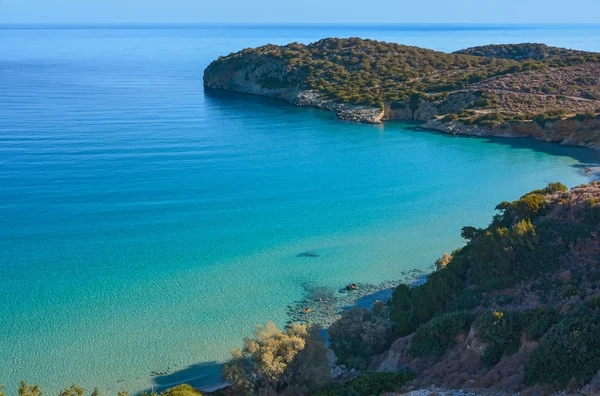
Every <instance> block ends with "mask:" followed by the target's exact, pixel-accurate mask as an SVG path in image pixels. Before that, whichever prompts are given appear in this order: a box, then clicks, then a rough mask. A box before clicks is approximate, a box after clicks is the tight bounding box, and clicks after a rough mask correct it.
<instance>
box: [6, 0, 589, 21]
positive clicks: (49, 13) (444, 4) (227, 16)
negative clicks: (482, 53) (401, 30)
mask: <svg viewBox="0 0 600 396" xmlns="http://www.w3.org/2000/svg"><path fill="white" fill-rule="evenodd" d="M27 22H41V23H102V22H113V23H127V22H160V23H180V22H204V23H206V22H213V23H227V22H235V23H240V22H241V23H260V22H269V23H288V22H323V23H326V22H335V23H355V22H363V23H367V22H369V23H372V22H381V23H421V22H425V23H557V22H565V23H579V22H581V23H600V0H375V1H374V0H300V1H291V0H0V23H27Z"/></svg>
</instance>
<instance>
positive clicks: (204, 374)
mask: <svg viewBox="0 0 600 396" xmlns="http://www.w3.org/2000/svg"><path fill="white" fill-rule="evenodd" d="M222 366H223V364H222V363H217V362H205V363H197V364H193V365H191V366H188V367H186V368H184V369H182V370H178V371H175V372H172V373H170V374H167V375H161V376H156V377H153V378H152V382H153V386H152V389H154V391H156V392H162V391H164V390H166V389H169V388H172V387H174V386H177V385H180V384H189V385H191V386H193V387H194V388H196V389H199V390H205V389H206V388H208V387H213V386H215V385H217V384H220V383H221V382H222V381H221V368H222ZM147 391H149V390H147Z"/></svg>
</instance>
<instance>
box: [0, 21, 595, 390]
mask: <svg viewBox="0 0 600 396" xmlns="http://www.w3.org/2000/svg"><path fill="white" fill-rule="evenodd" d="M330 36H361V37H368V38H374V39H381V40H387V41H394V42H398V43H403V44H410V45H419V46H424V47H429V48H433V49H438V50H444V51H453V50H457V49H460V48H464V47H469V46H474V45H482V44H489V43H507V42H525V41H533V42H544V43H547V44H551V45H558V46H564V47H569V48H575V49H583V50H596V51H600V28H599V27H598V26H476V25H462V26H455V25H408V26H394V25H381V26H367V25H332V26H326V25H297V26H262V27H261V26H240V25H237V26H195V25H184V26H171V25H161V26H145V25H136V26H124V25H118V26H75V27H74V26H71V27H57V26H10V27H7V26H5V27H0V183H1V186H2V188H1V189H0V281H1V285H2V286H1V287H2V289H1V292H0V318H1V320H0V334H2V335H3V336H2V337H0V357H1V358H0V383H4V384H5V385H7V387H8V391H9V393H10V394H12V393H13V392H14V390H15V389H16V386H17V384H18V381H20V380H21V379H26V380H28V381H31V382H34V381H38V382H39V383H40V384H41V385H42V387H43V389H44V390H45V391H46V392H49V393H55V392H56V391H57V390H58V389H60V388H62V387H64V386H67V385H69V384H70V383H71V382H73V381H75V382H77V383H78V384H81V385H84V386H85V387H88V388H89V387H91V386H94V385H98V386H100V387H101V388H102V389H105V390H110V391H113V392H114V391H116V390H117V389H120V388H121V387H125V388H126V389H128V390H130V391H136V390H140V389H144V388H146V387H149V386H152V385H153V384H157V383H158V384H164V383H165V381H167V382H168V381H169V380H170V379H173V378H175V379H177V380H179V379H182V380H184V379H187V378H186V375H188V374H189V373H190V372H191V371H188V370H186V368H187V367H188V366H190V365H193V364H196V363H202V362H208V365H209V366H210V367H212V366H211V363H210V362H221V361H223V360H224V359H226V358H227V355H228V350H229V349H230V348H232V347H236V346H239V344H240V340H241V338H242V337H243V336H246V335H249V334H250V333H251V332H252V326H253V325H254V324H258V323H264V322H266V321H267V320H269V319H273V320H275V321H276V322H278V323H283V322H285V320H286V316H285V312H286V309H285V306H286V305H287V304H289V303H291V302H293V301H295V300H298V299H300V298H302V296H303V295H304V292H305V290H304V287H303V286H304V285H305V284H307V283H310V284H314V285H320V286H328V287H332V288H339V287H341V286H343V285H345V284H347V283H349V282H373V283H377V282H381V281H384V280H389V279H397V278H399V277H400V273H401V272H402V271H404V270H407V269H411V268H426V267H428V266H429V265H431V263H433V261H434V260H435V259H436V258H437V257H439V256H441V254H442V253H443V252H444V251H451V250H453V249H454V248H455V247H457V246H460V245H461V244H462V241H461V240H460V238H459V232H460V228H461V227H462V226H464V225H467V224H469V225H476V226H484V225H486V224H487V222H489V220H490V219H491V215H492V214H493V213H494V211H493V208H494V207H495V205H496V204H497V203H498V202H500V201H503V200H511V199H515V198H518V197H519V196H520V195H521V194H523V193H525V192H527V191H529V190H531V189H534V188H540V187H543V186H544V185H545V184H547V183H548V182H552V181H562V182H563V183H565V184H567V185H569V186H573V185H577V184H580V183H584V182H586V181H587V178H586V177H585V175H584V174H583V173H582V172H581V167H582V166H584V165H586V164H595V163H598V162H599V160H600V156H599V154H598V153H597V152H594V151H590V150H585V149H577V148H567V147H560V146H558V145H552V144H546V143H542V142H536V141H531V140H505V139H478V138H452V137H448V136H443V135H439V134H433V133H426V132H419V131H415V130H413V129H412V128H411V126H409V125H406V124H402V123H390V124H386V125H382V126H373V125H358V124H350V123H345V122H341V121H338V120H336V119H335V118H334V116H333V115H332V114H330V113H326V112H322V111H319V110H314V109H306V108H296V107H292V106H288V105H285V104H281V103H278V102H275V101H272V100H268V99H260V98H254V97H247V96H244V95H233V94H223V93H212V94H211V93H208V92H206V93H205V92H204V90H203V87H202V73H203V69H204V68H205V67H206V66H207V65H208V63H209V62H210V61H211V60H212V59H214V58H216V57H218V56H219V55H223V54H228V53H230V52H232V51H235V50H239V49H242V48H245V47H252V46H257V45H262V44H266V43H276V44H285V43H288V42H291V41H300V42H311V41H315V40H317V39H320V38H323V37H330ZM307 250H311V251H315V252H317V253H318V254H319V257H318V258H313V259H306V258H303V259H300V258H297V257H296V255H297V254H298V253H300V252H303V251H307ZM168 368H170V369H171V370H173V371H176V372H177V371H178V370H181V371H179V372H177V373H176V375H175V376H174V377H168V378H167V379H166V380H164V379H163V380H161V379H158V380H157V379H153V378H151V377H150V372H151V371H163V370H166V369H168ZM192 371H193V370H192ZM194 373H195V374H194V375H197V372H194ZM189 375H191V374H189ZM169 378H170V379H169ZM161 381H162V382H161Z"/></svg>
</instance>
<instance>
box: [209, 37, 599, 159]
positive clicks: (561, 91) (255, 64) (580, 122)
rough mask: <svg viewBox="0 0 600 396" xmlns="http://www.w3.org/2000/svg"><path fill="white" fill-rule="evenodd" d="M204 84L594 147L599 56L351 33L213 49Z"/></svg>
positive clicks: (453, 130) (436, 126)
mask: <svg viewBox="0 0 600 396" xmlns="http://www.w3.org/2000/svg"><path fill="white" fill-rule="evenodd" d="M204 85H205V87H207V88H210V89H219V90H228V91H234V92H240V93H245V94H251V95H259V96H266V97H271V98H275V99H278V100H282V101H285V102H288V103H291V104H293V105H297V106H310V107H317V108H321V109H325V110H329V111H333V112H335V113H336V114H337V116H338V117H339V118H340V119H342V120H346V121H353V122H361V123H370V124H379V123H382V122H384V121H391V120H403V121H419V122H424V124H423V125H422V127H421V128H423V129H428V130H435V131H439V132H443V133H448V134H452V135H471V136H501V137H533V138H536V139H540V140H545V141H549V142H558V143H561V144H564V145H575V146H583V147H591V148H596V149H600V54H597V53H591V52H583V51H574V50H568V49H563V48H554V47H548V46H546V45H543V44H511V45H490V46H485V47H475V48H470V49H467V50H461V51H457V52H455V53H452V54H447V53H443V52H438V51H433V50H428V49H424V48H418V47H409V46H404V45H399V44H394V43H385V42H379V41H374V40H362V39H359V38H349V39H323V40H320V41H318V42H316V43H312V44H308V45H303V44H298V43H292V44H289V45H286V46H277V45H266V46H263V47H258V48H250V49H244V50H242V51H239V52H237V53H232V54H230V55H227V56H221V57H219V59H217V60H215V61H213V62H212V63H211V64H210V65H209V66H208V67H207V68H206V70H205V71H204Z"/></svg>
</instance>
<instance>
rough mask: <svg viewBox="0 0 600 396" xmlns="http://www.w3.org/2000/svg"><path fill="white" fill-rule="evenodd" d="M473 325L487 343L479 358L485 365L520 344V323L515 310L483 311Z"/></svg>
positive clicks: (513, 350) (513, 349)
mask: <svg viewBox="0 0 600 396" xmlns="http://www.w3.org/2000/svg"><path fill="white" fill-rule="evenodd" d="M474 326H475V328H476V329H477V334H478V336H479V337H480V338H481V339H482V340H483V341H484V342H486V343H487V344H488V345H487V347H486V349H485V350H484V352H483V356H482V358H481V360H482V361H483V363H484V364H486V365H487V366H493V365H495V364H496V363H498V362H499V361H500V359H501V358H502V357H503V356H505V355H510V354H513V353H514V352H516V351H517V350H518V349H519V346H520V345H521V325H520V323H519V315H518V314H517V313H515V312H511V311H487V312H484V313H482V314H481V315H479V317H478V318H477V320H476V321H475V324H474Z"/></svg>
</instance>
